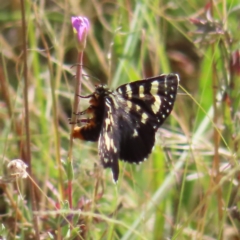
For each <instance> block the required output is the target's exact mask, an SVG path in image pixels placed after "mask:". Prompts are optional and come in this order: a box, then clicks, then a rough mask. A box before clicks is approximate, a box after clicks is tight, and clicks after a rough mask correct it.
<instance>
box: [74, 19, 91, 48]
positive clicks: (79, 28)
mask: <svg viewBox="0 0 240 240" xmlns="http://www.w3.org/2000/svg"><path fill="white" fill-rule="evenodd" d="M71 20H72V27H73V31H74V33H75V34H76V35H77V41H78V43H79V46H80V47H81V48H85V45H86V38H87V34H88V31H89V29H90V23H89V21H88V19H87V18H86V17H72V18H71Z"/></svg>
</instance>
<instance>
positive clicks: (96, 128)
mask: <svg viewBox="0 0 240 240" xmlns="http://www.w3.org/2000/svg"><path fill="white" fill-rule="evenodd" d="M178 84H179V77H178V75H177V74H168V75H166V74H162V75H159V76H156V77H152V78H147V79H144V80H139V81H135V82H131V83H128V84H124V85H121V86H119V87H118V88H117V89H116V90H115V91H110V90H109V89H108V88H107V87H106V86H105V85H102V84H100V85H98V86H96V89H95V91H94V92H93V93H92V94H90V95H88V96H87V97H88V98H90V100H89V103H90V106H89V107H88V108H87V109H86V110H85V111H83V112H80V113H79V115H84V114H85V113H89V114H91V115H92V117H91V118H88V119H79V122H82V123H85V124H84V125H83V126H80V127H75V128H74V131H73V133H72V134H73V137H74V138H80V139H82V140H86V141H98V152H99V156H100V160H101V163H102V165H103V166H104V167H105V168H106V167H108V168H111V169H112V173H113V179H114V181H115V182H116V181H117V180H118V175H119V165H118V159H120V160H123V161H126V162H129V163H140V162H142V161H144V160H145V159H146V158H147V157H148V155H149V154H150V153H151V151H152V148H153V146H154V143H155V133H156V131H157V129H158V128H159V127H160V126H161V125H162V124H163V122H164V121H165V120H166V118H167V117H168V116H169V114H170V113H171V111H172V109H173V105H174V102H175V98H176V95H177V90H178Z"/></svg>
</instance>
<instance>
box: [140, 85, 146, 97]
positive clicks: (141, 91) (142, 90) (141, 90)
mask: <svg viewBox="0 0 240 240" xmlns="http://www.w3.org/2000/svg"><path fill="white" fill-rule="evenodd" d="M144 96H145V95H144V87H143V86H142V85H141V86H140V87H139V97H140V98H144Z"/></svg>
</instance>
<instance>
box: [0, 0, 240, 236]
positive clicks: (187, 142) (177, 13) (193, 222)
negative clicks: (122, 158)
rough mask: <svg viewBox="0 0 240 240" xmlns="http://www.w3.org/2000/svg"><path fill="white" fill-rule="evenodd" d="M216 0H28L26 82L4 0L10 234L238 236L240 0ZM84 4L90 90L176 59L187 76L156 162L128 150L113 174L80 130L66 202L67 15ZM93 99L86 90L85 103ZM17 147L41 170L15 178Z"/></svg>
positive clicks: (3, 167) (5, 186)
mask: <svg viewBox="0 0 240 240" xmlns="http://www.w3.org/2000/svg"><path fill="white" fill-rule="evenodd" d="M213 3H214V4H213V5H212V7H210V8H209V9H208V10H207V5H204V4H203V3H202V1H197V0H191V1H190V2H189V1H187V0H182V1H178V0H172V1H156V0H153V1H147V0H142V1H136V2H135V1H116V2H115V1H112V2H104V1H96V0H92V1H81V2H80V1H66V0H65V1H64V0H61V1H51V2H50V1H25V18H26V23H27V28H26V29H25V30H26V35H25V36H26V39H27V57H26V58H25V60H27V64H28V69H27V77H28V78H27V79H28V84H27V85H26V82H25V81H24V79H25V76H24V55H23V33H24V31H23V28H22V22H21V20H22V14H21V8H20V5H18V4H17V3H16V2H15V1H12V2H10V3H7V1H6V3H4V4H3V5H2V6H1V9H0V27H1V33H0V53H1V55H0V56H1V60H0V91H1V94H0V105H1V107H0V129H1V130H0V133H1V140H0V153H1V161H0V176H2V180H1V179H0V188H1V195H0V214H1V215H0V223H1V224H0V236H1V237H3V239H30V237H31V236H34V235H35V236H34V237H33V239H40V236H41V239H107V240H110V239H124V240H127V239H154V240H160V239H178V240H179V239H180V240H184V239H186V240H188V239H193V240H195V239H203V240H205V239H206V240H211V239H219V240H220V239H223V240H225V239H226V240H228V239H240V237H239V235H240V233H239V227H240V222H239V221H240V220H239V219H240V217H239V215H240V213H239V206H240V205H239V192H238V182H239V170H240V167H239V163H238V161H239V159H240V150H239V149H240V148H239V141H240V130H239V129H240V128H239V125H240V119H239V116H240V112H239V98H240V94H239V89H240V88H239V87H240V60H239V59H240V50H239V43H240V38H239V33H238V32H239V7H240V4H239V1H237V0H233V1H231V0H226V1H218V2H216V1H215V2H213ZM206 12H208V13H207V15H206ZM210 12H211V14H210ZM78 15H81V16H85V17H87V18H88V19H89V21H90V24H91V31H90V33H89V35H88V38H87V46H86V49H85V51H84V59H83V65H84V67H83V69H84V71H85V74H87V75H89V76H92V77H89V78H87V77H85V78H84V79H83V83H82V86H83V87H82V94H83V95H86V94H89V93H90V92H92V91H93V90H94V85H95V84H98V83H99V81H100V82H103V83H107V84H108V85H109V86H110V87H111V88H116V87H117V86H119V85H120V84H124V83H127V82H131V81H134V80H138V79H141V78H144V77H150V76H154V75H158V74H161V73H170V72H176V73H179V75H180V79H181V81H180V84H181V86H180V88H179V94H178V96H177V101H176V103H175V107H174V110H173V112H172V114H171V116H170V117H169V119H168V120H167V121H166V123H164V125H163V126H162V128H160V129H159V131H158V133H157V135H156V146H155V149H154V151H153V153H152V154H151V155H150V157H149V159H148V161H146V162H144V163H142V164H141V165H139V166H136V165H130V164H127V163H123V162H121V163H120V170H121V172H120V177H119V182H118V184H117V185H114V184H113V183H112V175H111V171H110V170H109V169H104V170H103V169H102V168H101V167H100V162H99V158H98V153H97V144H96V143H90V142H83V141H79V140H74V145H73V158H72V167H73V173H74V176H73V180H72V190H73V194H72V196H73V201H72V204H73V209H70V208H69V203H68V199H69V198H68V196H67V187H68V180H69V179H68V178H69V170H67V163H68V152H69V136H70V125H69V123H68V118H70V117H71V114H72V105H73V98H74V92H75V78H74V75H75V74H76V68H77V66H76V63H77V49H76V45H75V41H74V40H75V39H74V35H73V31H72V27H71V16H78ZM190 19H195V21H196V19H203V20H204V21H206V22H205V24H203V25H201V26H200V25H199V26H197V25H196V24H195V25H194V24H193V23H192V21H191V20H190ZM233 56H234V57H235V58H233ZM233 59H235V61H233ZM94 78H98V79H99V81H97V80H96V79H94ZM24 89H27V92H28V106H29V118H27V121H26V120H25V119H26V115H25V109H26V105H25V102H24V100H26V98H25V97H26V94H25V93H26V92H24ZM87 106H88V101H87V100H84V99H83V100H81V103H80V109H81V110H83V109H85V108H87ZM26 122H27V123H28V125H29V133H30V135H29V136H30V156H31V158H29V157H28V139H27V138H26V128H25V124H26ZM13 159H22V160H23V161H24V162H26V163H27V164H28V165H29V168H30V169H31V171H32V176H33V178H30V177H28V178H26V179H21V178H20V179H18V180H17V182H16V183H15V182H11V181H10V180H9V178H11V176H10V175H9V174H10V172H9V169H8V168H7V164H8V162H9V161H11V160H13ZM30 160H31V161H30ZM3 180H4V181H3ZM33 182H34V185H33V189H34V193H35V197H36V204H35V207H36V208H37V213H36V216H37V221H35V225H34V224H33V208H32V206H34V204H33V202H32V197H31V191H32V187H31V184H30V183H33ZM70 222H72V229H70V230H69V223H70ZM37 229H38V230H39V233H36V230H37ZM35 233H36V234H35Z"/></svg>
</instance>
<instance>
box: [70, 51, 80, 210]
mask: <svg viewBox="0 0 240 240" xmlns="http://www.w3.org/2000/svg"><path fill="white" fill-rule="evenodd" d="M82 60H83V51H80V52H79V53H78V61H77V63H78V65H77V73H76V87H75V94H74V101H73V112H72V118H71V121H72V124H71V134H70V141H69V152H68V167H67V169H68V172H67V175H68V201H69V206H70V209H72V179H73V169H72V148H73V137H72V132H73V129H74V127H75V123H76V121H77V115H76V113H77V112H78V105H79V102H80V98H79V97H78V95H79V94H80V93H81V88H82V86H81V82H82Z"/></svg>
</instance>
